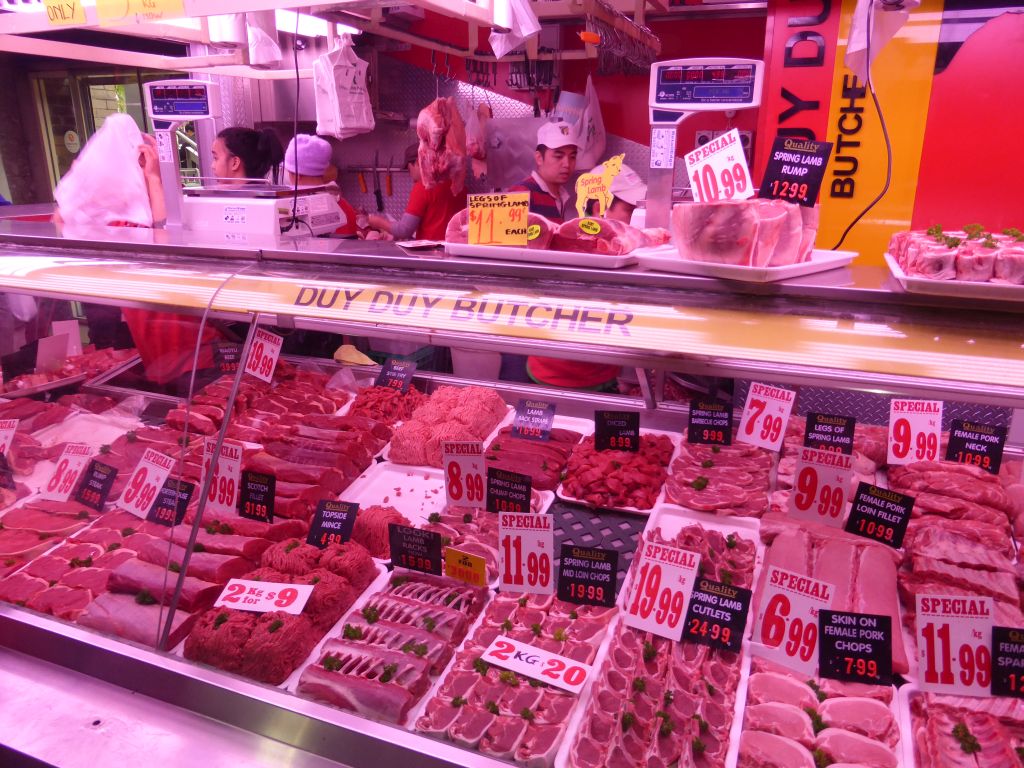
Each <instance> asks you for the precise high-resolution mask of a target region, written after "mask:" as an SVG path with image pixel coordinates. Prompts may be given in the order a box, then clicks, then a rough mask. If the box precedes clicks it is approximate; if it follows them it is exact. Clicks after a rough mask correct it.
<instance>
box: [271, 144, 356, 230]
mask: <svg viewBox="0 0 1024 768" xmlns="http://www.w3.org/2000/svg"><path fill="white" fill-rule="evenodd" d="M333 154H334V148H333V147H332V146H331V145H330V144H329V143H328V142H327V141H325V140H324V139H321V138H320V137H319V136H312V135H310V134H308V133H300V134H297V135H296V136H295V137H294V138H293V139H292V140H291V141H289V142H288V149H286V150H285V151H284V169H285V171H286V173H287V182H288V185H289V186H291V185H292V184H294V183H295V179H296V177H298V182H299V186H300V187H319V186H324V187H327V191H328V192H330V193H331V194H332V195H334V197H335V199H337V201H338V207H339V208H341V213H342V215H343V216H344V218H345V221H344V222H343V223H342V225H341V226H340V227H338V228H337V229H336V230H334V234H336V235H350V236H352V235H355V234H356V232H357V227H356V216H357V214H356V209H355V208H353V207H352V206H351V205H350V204H349V202H348V201H347V200H346V199H345V198H343V197H342V196H341V190H340V189H339V188H338V185H337V184H336V183H335V181H334V180H335V178H337V169H336V168H335V167H334V165H333V163H332V162H331V157H332V155H333Z"/></svg>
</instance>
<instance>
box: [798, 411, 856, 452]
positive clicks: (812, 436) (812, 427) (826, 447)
mask: <svg viewBox="0 0 1024 768" xmlns="http://www.w3.org/2000/svg"><path fill="white" fill-rule="evenodd" d="M856 428H857V420H856V419H855V418H853V417H852V416H834V415H832V414H830V413H808V414H807V426H806V427H805V428H804V445H805V446H807V447H808V448H817V449H818V450H819V451H839V452H840V453H845V454H846V455H847V456H849V455H850V454H852V453H853V435H854V430H855V429H856Z"/></svg>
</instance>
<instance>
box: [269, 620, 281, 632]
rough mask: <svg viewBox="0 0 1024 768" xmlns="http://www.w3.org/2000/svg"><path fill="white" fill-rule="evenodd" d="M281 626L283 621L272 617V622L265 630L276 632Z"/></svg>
mask: <svg viewBox="0 0 1024 768" xmlns="http://www.w3.org/2000/svg"><path fill="white" fill-rule="evenodd" d="M283 626H284V622H283V621H281V620H280V619H274V620H273V621H272V622H270V626H269V627H267V632H270V633H271V634H273V633H274V632H277V630H279V629H280V628H281V627H283Z"/></svg>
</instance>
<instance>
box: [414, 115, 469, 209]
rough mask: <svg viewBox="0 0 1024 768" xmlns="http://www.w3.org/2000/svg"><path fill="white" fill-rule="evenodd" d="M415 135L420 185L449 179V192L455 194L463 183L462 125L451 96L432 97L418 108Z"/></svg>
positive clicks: (463, 150) (464, 132) (428, 184)
mask: <svg viewBox="0 0 1024 768" xmlns="http://www.w3.org/2000/svg"><path fill="white" fill-rule="evenodd" d="M416 135H417V136H418V137H419V140H420V147H419V167H420V174H421V175H422V177H423V185H424V186H425V187H426V188H427V189H432V188H433V187H435V186H436V185H437V184H439V183H440V182H442V181H444V180H446V179H450V180H451V192H452V194H453V195H457V194H458V193H459V192H461V191H462V189H463V188H464V187H465V184H466V125H465V123H463V122H462V116H461V115H460V114H459V110H458V107H457V106H456V104H455V100H454V99H449V98H439V99H435V100H434V101H432V102H431V103H430V104H428V105H427V106H426V107H425V108H424V109H422V110H421V111H420V114H419V116H418V117H417V119H416Z"/></svg>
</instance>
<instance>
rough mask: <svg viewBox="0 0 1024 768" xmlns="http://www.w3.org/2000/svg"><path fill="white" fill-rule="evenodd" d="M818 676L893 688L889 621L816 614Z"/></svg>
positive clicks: (862, 615)
mask: <svg viewBox="0 0 1024 768" xmlns="http://www.w3.org/2000/svg"><path fill="white" fill-rule="evenodd" d="M818 631H819V634H820V637H821V642H820V644H819V645H818V670H819V672H818V676H819V677H827V678H831V679H832V680H843V681H846V682H850V683H867V684H868V685H892V617H891V616H875V615H873V614H869V613H846V612H844V611H828V610H823V611H820V612H819V613H818Z"/></svg>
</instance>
